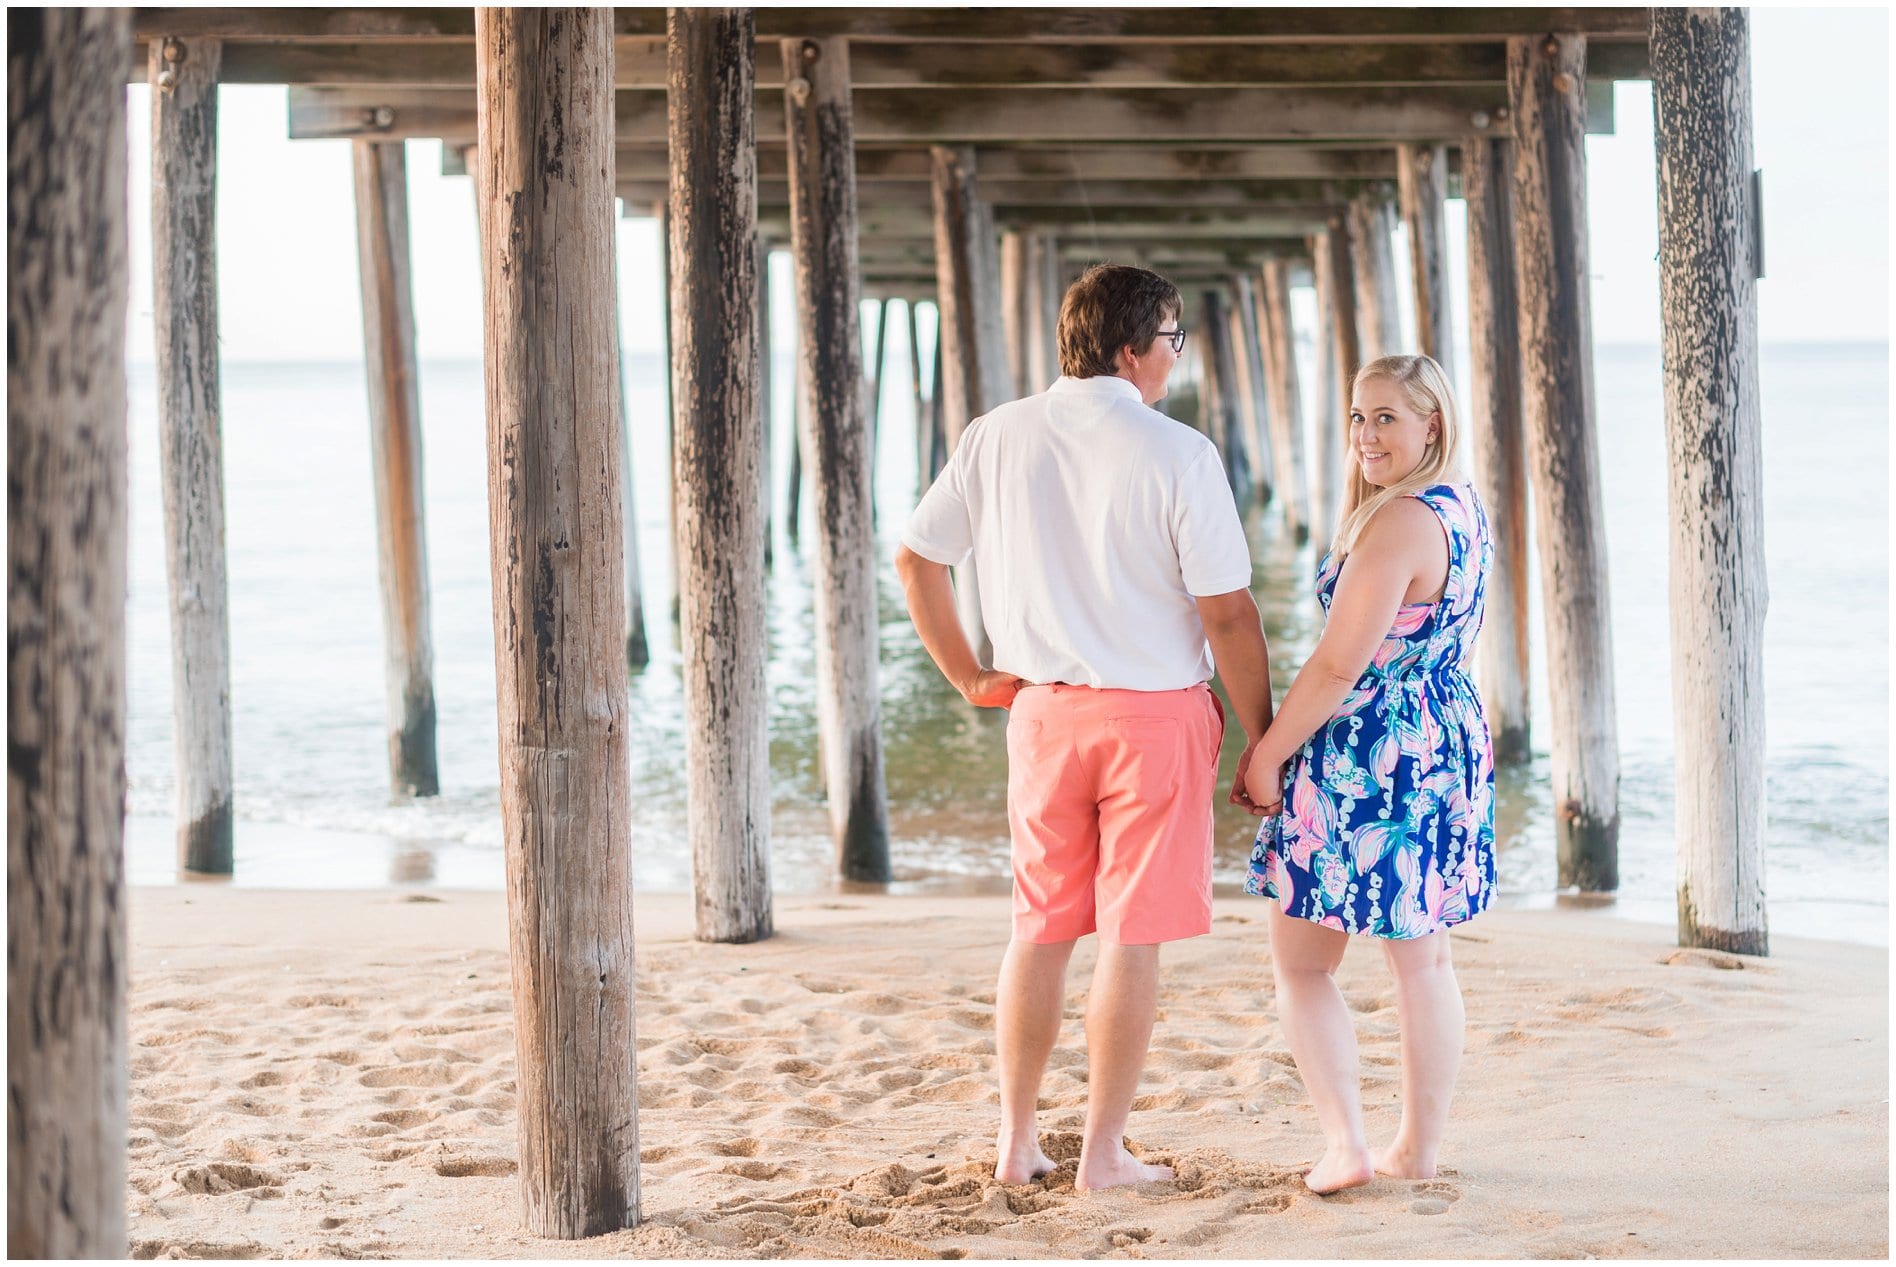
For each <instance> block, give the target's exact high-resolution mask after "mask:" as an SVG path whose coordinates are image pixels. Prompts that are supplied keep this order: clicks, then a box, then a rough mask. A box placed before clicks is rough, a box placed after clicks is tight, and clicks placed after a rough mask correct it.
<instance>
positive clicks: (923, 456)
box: [907, 298, 935, 500]
mask: <svg viewBox="0 0 1896 1267" xmlns="http://www.w3.org/2000/svg"><path fill="white" fill-rule="evenodd" d="M907 307H908V312H907V316H908V340H909V382H910V385H911V386H912V387H913V388H914V391H915V496H916V498H917V499H918V500H919V499H920V498H921V495H922V494H923V493H925V492H927V491H928V486H929V485H930V484H932V483H933V482H934V478H935V476H934V472H933V471H932V470H930V469H929V467H930V463H929V458H930V456H931V454H932V453H933V450H934V445H935V437H934V432H933V431H932V430H931V429H930V427H929V421H930V418H929V408H928V394H927V391H926V390H925V388H924V385H923V382H922V328H921V325H920V323H919V321H918V320H917V310H918V308H919V307H920V301H919V300H916V299H912V298H911V299H910V300H909V301H908V305H907Z"/></svg>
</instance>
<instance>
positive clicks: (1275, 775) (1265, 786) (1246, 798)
mask: <svg viewBox="0 0 1896 1267" xmlns="http://www.w3.org/2000/svg"><path fill="white" fill-rule="evenodd" d="M1256 755H1257V742H1256V741H1253V742H1252V743H1251V744H1250V745H1249V746H1247V747H1246V748H1245V750H1244V752H1243V753H1242V754H1240V755H1239V757H1238V772H1237V775H1236V777H1235V778H1233V779H1232V781H1231V796H1230V798H1229V799H1230V801H1231V804H1233V805H1236V806H1237V807H1238V808H1240V809H1244V810H1249V811H1250V812H1251V813H1253V814H1256V815H1258V816H1259V817H1265V816H1268V815H1271V814H1281V813H1283V812H1284V767H1283V766H1282V765H1268V764H1266V763H1264V762H1262V761H1255V760H1253V758H1254V757H1255V756H1256Z"/></svg>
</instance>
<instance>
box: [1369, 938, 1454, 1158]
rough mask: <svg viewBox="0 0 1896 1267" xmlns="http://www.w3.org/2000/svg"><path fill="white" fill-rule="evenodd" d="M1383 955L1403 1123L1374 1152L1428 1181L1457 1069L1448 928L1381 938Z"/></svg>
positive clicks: (1452, 969) (1444, 1123)
mask: <svg viewBox="0 0 1896 1267" xmlns="http://www.w3.org/2000/svg"><path fill="white" fill-rule="evenodd" d="M1383 953H1384V954H1385V955H1386V956H1387V957H1388V959H1389V970H1390V971H1391V972H1392V973H1394V974H1395V978H1396V1016H1397V1019H1398V1021H1399V1023H1400V1024H1401V1026H1402V1125H1401V1126H1400V1127H1398V1128H1397V1130H1396V1138H1395V1141H1394V1142H1393V1143H1391V1144H1390V1145H1389V1147H1388V1148H1385V1149H1384V1150H1383V1151H1382V1152H1380V1153H1378V1154H1377V1156H1376V1169H1377V1170H1379V1171H1381V1172H1382V1173H1383V1174H1386V1175H1396V1176H1398V1177H1400V1178H1404V1179H1432V1178H1434V1177H1435V1154H1436V1151H1437V1150H1438V1149H1440V1148H1441V1145H1442V1132H1443V1130H1444V1129H1445V1128H1446V1127H1447V1125H1448V1102H1449V1100H1450V1098H1451V1097H1452V1096H1453V1095H1454V1094H1455V1074H1456V1072H1457V1071H1458V1070H1459V1069H1460V1068H1461V1056H1462V1031H1463V1028H1464V1022H1465V1016H1464V1014H1463V1010H1462V996H1461V985H1460V983H1459V982H1457V981H1456V980H1455V965H1454V962H1453V960H1452V958H1451V956H1450V953H1449V945H1448V934H1447V933H1445V932H1442V933H1431V934H1429V935H1428V936H1427V937H1417V938H1415V939H1413V940H1410V941H1388V942H1385V943H1383Z"/></svg>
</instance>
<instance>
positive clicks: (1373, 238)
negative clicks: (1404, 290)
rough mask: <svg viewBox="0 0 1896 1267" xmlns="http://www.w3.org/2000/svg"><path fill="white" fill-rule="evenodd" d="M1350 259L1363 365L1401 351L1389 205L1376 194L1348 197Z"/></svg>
mask: <svg viewBox="0 0 1896 1267" xmlns="http://www.w3.org/2000/svg"><path fill="white" fill-rule="evenodd" d="M1349 222H1350V260H1351V265H1352V270H1353V272H1354V274H1355V279H1356V294H1355V301H1356V342H1357V354H1358V355H1359V356H1361V357H1362V358H1363V361H1364V363H1365V364H1367V363H1368V362H1370V361H1373V360H1375V359H1376V358H1377V357H1379V356H1389V355H1391V354H1393V353H1397V352H1400V351H1402V350H1403V348H1402V322H1401V320H1400V319H1399V317H1398V315H1397V312H1396V302H1397V300H1396V256H1395V249H1394V248H1393V247H1392V246H1391V245H1390V243H1389V208H1388V204H1387V203H1386V202H1385V201H1384V199H1383V196H1382V195H1381V194H1378V193H1364V194H1358V195H1357V196H1356V197H1355V198H1353V199H1351V200H1350V206H1349Z"/></svg>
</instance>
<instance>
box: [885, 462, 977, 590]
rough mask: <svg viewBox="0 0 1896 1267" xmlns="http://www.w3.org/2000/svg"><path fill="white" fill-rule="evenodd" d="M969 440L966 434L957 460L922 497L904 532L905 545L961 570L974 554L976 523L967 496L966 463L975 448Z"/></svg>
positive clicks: (929, 557)
mask: <svg viewBox="0 0 1896 1267" xmlns="http://www.w3.org/2000/svg"><path fill="white" fill-rule="evenodd" d="M967 440H968V436H967V435H966V434H963V436H962V443H961V444H958V445H956V446H955V452H954V456H952V457H950V458H949V459H948V465H947V466H945V467H943V468H942V472H941V475H940V476H938V477H937V478H936V480H935V482H934V483H933V484H931V485H930V486H929V489H928V491H927V492H926V493H924V494H923V495H922V500H921V501H920V502H919V503H917V505H916V507H915V513H914V514H912V515H910V516H909V521H908V526H907V527H905V528H903V529H902V544H903V545H905V546H907V547H908V548H909V549H911V550H913V551H914V552H915V553H917V554H919V555H921V556H922V557H923V558H924V559H927V560H928V561H929V562H931V563H945V564H947V565H948V566H949V567H959V566H960V565H961V564H963V563H966V562H967V561H968V556H969V555H970V554H972V553H974V520H973V518H972V517H971V516H970V515H969V513H968V498H967V494H966V492H965V481H966V479H967V459H968V454H969V452H970V450H971V449H972V447H973V446H971V445H969V444H968V443H967Z"/></svg>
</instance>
